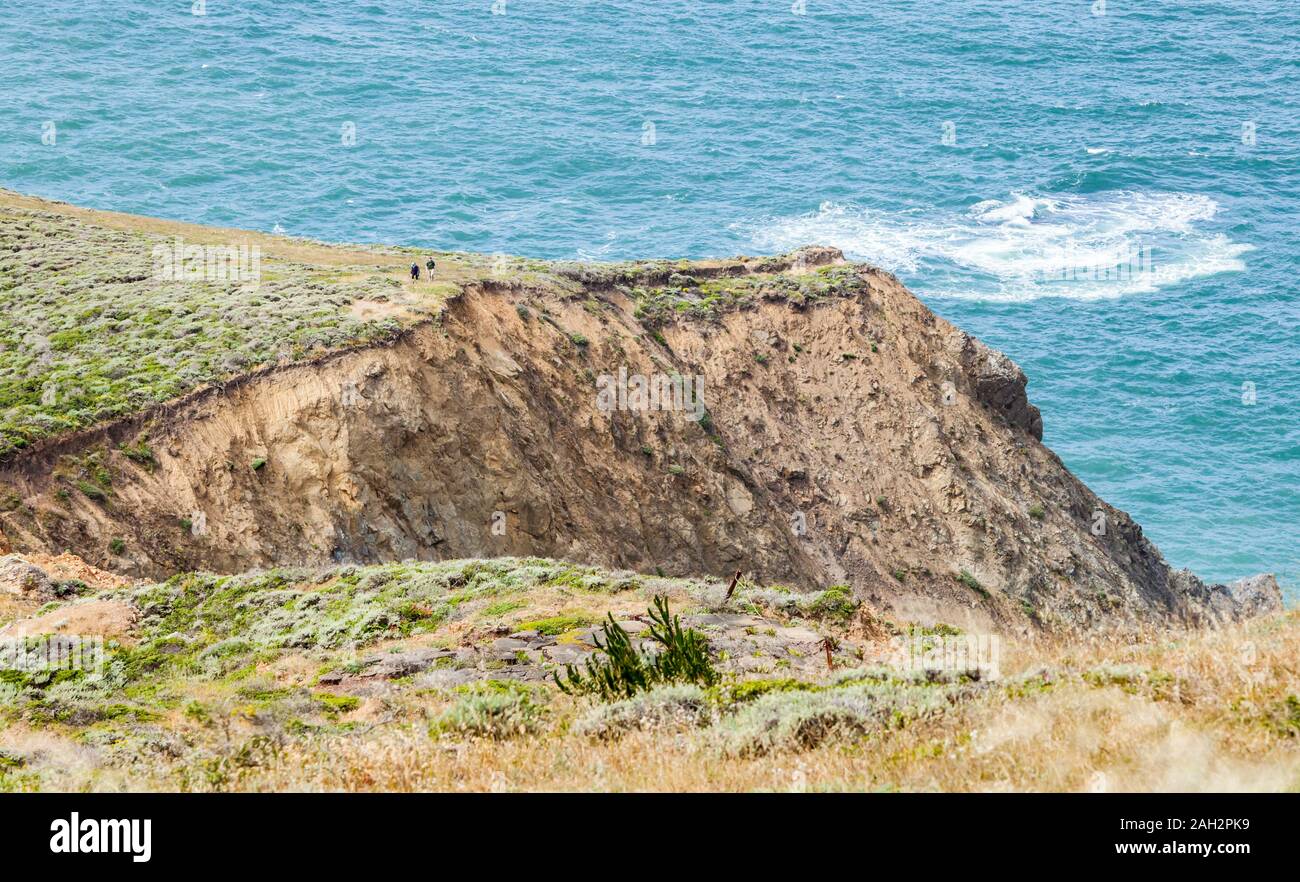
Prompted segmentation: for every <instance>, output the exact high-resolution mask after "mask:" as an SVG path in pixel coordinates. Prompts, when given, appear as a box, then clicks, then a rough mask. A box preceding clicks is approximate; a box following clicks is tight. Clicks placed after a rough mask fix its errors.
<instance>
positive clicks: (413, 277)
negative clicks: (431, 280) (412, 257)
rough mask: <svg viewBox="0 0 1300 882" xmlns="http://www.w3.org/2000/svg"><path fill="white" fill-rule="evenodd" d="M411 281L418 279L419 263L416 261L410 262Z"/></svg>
mask: <svg viewBox="0 0 1300 882" xmlns="http://www.w3.org/2000/svg"><path fill="white" fill-rule="evenodd" d="M411 281H412V282H418V281H420V265H419V264H418V263H413V264H411Z"/></svg>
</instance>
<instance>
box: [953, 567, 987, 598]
mask: <svg viewBox="0 0 1300 882" xmlns="http://www.w3.org/2000/svg"><path fill="white" fill-rule="evenodd" d="M953 578H955V579H956V580H957V581H958V582H960V583H962V584H963V585H965V586H966V587H967V588H969V589H970V590H972V591H974V592H975V593H976V594H978V595H980V596H981V597H988V596H989V592H988V589H987V588H985V587H984V586H983V585H981V584H980V580H979V579H977V578H975V576H974V574H973V573H971V572H970V571H969V570H962V571H961V572H959V573H958V574H957V575H956V576H954V577H953Z"/></svg>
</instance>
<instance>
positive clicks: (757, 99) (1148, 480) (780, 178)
mask: <svg viewBox="0 0 1300 882" xmlns="http://www.w3.org/2000/svg"><path fill="white" fill-rule="evenodd" d="M196 13H201V14H196ZM0 61H2V62H3V63H0V186H4V187H8V188H11V189H15V190H19V191H24V192H28V193H34V194H39V195H42V196H47V197H52V198H57V199H63V200H67V201H70V202H75V203H80V204H85V205H91V206H95V207H98V208H106V209H116V210H120V211H128V212H137V213H142V214H149V215H159V216H164V217H169V218H177V219H183V220H188V221H196V222H199V223H205V224H221V225H227V226H237V227H249V228H256V229H263V230H275V229H279V230H281V231H283V232H286V233H288V234H291V235H302V236H309V237H313V238H320V239H327V240H340V241H352V242H356V241H374V242H391V243H401V244H413V245H427V246H430V247H437V248H445V249H463V250H472V251H485V252H507V253H514V254H526V255H532V256H537V257H546V258H566V259H569V258H579V259H594V260H610V259H623V258H639V257H692V258H700V257H710V256H725V255H732V254H742V253H743V254H760V253H773V252H779V251H784V250H787V249H790V248H793V247H796V246H799V245H803V244H808V243H820V244H830V245H836V246H839V247H840V248H842V249H843V250H844V251H845V252H846V254H848V255H849V256H851V257H854V258H858V259H861V260H867V261H872V262H875V263H877V264H880V265H881V266H884V267H886V268H888V269H890V270H892V271H894V272H895V273H897V274H898V275H899V276H900V277H901V278H902V279H903V280H904V282H906V283H907V284H908V285H909V286H910V287H911V288H912V289H913V290H914V291H916V292H917V293H918V294H919V295H920V296H921V297H922V298H924V299H925V301H926V302H927V303H928V304H929V305H930V306H931V307H932V308H933V309H934V310H935V311H937V312H938V313H939V314H941V315H943V316H944V317H946V318H948V319H950V320H952V321H954V322H956V323H957V324H958V325H960V326H962V327H964V328H966V329H967V330H969V331H971V332H973V333H975V334H977V335H978V336H980V337H982V338H983V339H985V340H987V341H988V342H989V343H991V344H992V345H994V346H997V347H999V348H1001V349H1003V350H1004V351H1006V352H1007V353H1008V354H1009V355H1011V356H1012V357H1013V358H1014V359H1015V360H1016V361H1018V362H1019V363H1020V364H1021V365H1022V366H1023V367H1024V368H1025V370H1026V372H1027V373H1028V374H1029V376H1030V379H1031V384H1030V393H1031V397H1032V399H1033V400H1034V402H1035V403H1037V404H1038V405H1039V406H1040V407H1041V408H1042V410H1043V416H1044V423H1045V438H1044V440H1045V441H1046V442H1047V443H1048V444H1049V445H1050V446H1051V447H1052V448H1053V449H1054V450H1055V451H1056V452H1057V453H1058V454H1060V456H1061V457H1062V459H1064V461H1065V462H1066V464H1067V465H1068V466H1069V467H1070V468H1071V469H1072V470H1073V471H1074V472H1075V473H1076V474H1078V475H1079V476H1081V477H1082V478H1083V479H1084V480H1086V481H1087V482H1088V483H1089V484H1090V485H1091V486H1092V487H1093V488H1094V489H1095V490H1097V491H1098V492H1099V493H1100V494H1101V495H1102V496H1103V497H1105V498H1106V499H1107V500H1109V501H1111V502H1113V503H1115V504H1116V505H1118V506H1119V507H1121V508H1123V509H1126V510H1127V511H1129V512H1130V513H1131V514H1132V515H1133V516H1134V517H1135V518H1137V520H1138V521H1139V522H1140V523H1142V524H1143V525H1144V526H1145V528H1146V531H1147V534H1148V535H1149V536H1151V537H1152V538H1153V539H1154V540H1155V541H1156V542H1157V543H1158V544H1159V546H1160V547H1161V549H1162V550H1163V551H1164V553H1165V556H1166V558H1167V559H1168V560H1169V561H1170V562H1171V563H1172V564H1174V565H1175V566H1185V567H1190V568H1191V569H1193V570H1194V571H1196V572H1197V573H1199V574H1201V575H1202V576H1205V577H1208V578H1212V579H1216V580H1228V579H1235V578H1239V577H1242V576H1247V575H1250V574H1253V573H1256V572H1261V571H1273V572H1276V573H1277V574H1278V576H1279V578H1280V580H1281V581H1282V583H1283V585H1284V587H1285V588H1286V590H1287V591H1288V593H1289V595H1290V597H1291V599H1292V600H1293V601H1295V600H1297V599H1300V290H1298V286H1297V277H1298V276H1300V3H1297V2H1295V0H1277V2H1269V0H1218V2H1216V0H1198V2H1190V0H1188V2H1164V0H1101V2H1095V0H1061V2H1051V3H1044V2H1039V0H1034V2H1029V0H872V2H867V0H859V2H833V0H806V3H805V2H794V3H792V2H790V0H763V2H756V0H655V2H650V0H644V2H631V0H611V2H582V0H567V2H559V0H505V2H501V0H498V2H495V3H494V2H493V0H471V2H464V0H458V2H409V0H408V2H397V0H382V2H354V0H275V2H271V0H240V2H234V0H206V2H202V0H199V2H192V0H161V2H160V0H149V2H143V0H100V2H86V0H5V2H4V3H0Z"/></svg>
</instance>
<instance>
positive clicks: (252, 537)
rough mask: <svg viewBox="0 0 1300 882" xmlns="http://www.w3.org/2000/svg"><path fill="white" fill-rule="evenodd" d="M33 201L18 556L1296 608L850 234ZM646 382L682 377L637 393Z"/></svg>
mask: <svg viewBox="0 0 1300 882" xmlns="http://www.w3.org/2000/svg"><path fill="white" fill-rule="evenodd" d="M0 195H3V197H4V198H3V199H0V234H2V235H3V250H0V254H2V255H3V257H0V278H3V280H4V290H3V297H4V298H5V300H6V302H7V304H8V305H9V307H10V308H9V309H8V310H7V313H6V317H5V318H4V319H3V320H0V321H3V323H4V325H5V327H4V336H3V340H4V343H5V347H6V349H5V351H6V358H7V360H8V363H7V364H6V366H5V367H6V371H5V375H4V386H3V389H4V397H5V402H6V404H7V406H8V407H9V410H8V411H7V415H6V418H5V424H4V428H5V445H6V448H7V453H6V454H5V458H4V461H3V463H2V464H0V495H2V496H3V505H2V506H0V508H2V509H3V510H2V511H0V545H3V546H6V548H4V549H0V550H11V551H15V552H35V553H54V554H57V553H59V552H62V551H65V550H66V551H71V552H73V553H75V554H77V555H79V556H80V557H82V558H83V559H85V560H86V561H88V562H90V563H93V564H95V565H96V566H99V567H101V568H103V569H105V570H110V571H113V572H117V573H122V574H126V575H129V576H133V577H140V578H144V577H147V578H166V577H168V576H170V575H171V574H172V573H175V572H180V571H187V570H195V569H207V570H212V571H216V572H224V573H236V572H242V571H244V570H249V569H254V568H266V567H272V566H278V565H293V566H325V565H337V564H347V563H360V564H369V563H382V562H387V561H401V560H446V559H454V558H487V557H499V556H503V555H512V556H546V557H553V558H561V559H565V560H570V561H574V562H579V563H585V564H594V565H600V566H605V567H610V568H616V569H624V570H632V571H637V572H642V573H658V574H661V575H668V576H683V577H686V576H714V577H721V578H725V577H729V576H730V575H731V574H732V573H733V572H735V571H743V572H745V573H747V574H751V575H752V576H753V578H754V579H755V580H758V581H761V582H765V583H780V584H785V585H789V586H791V587H793V588H795V589H798V590H804V591H807V590H813V589H817V588H825V587H827V586H829V585H833V584H843V585H847V586H849V588H850V589H851V590H852V592H853V593H854V594H855V595H856V596H858V597H859V598H861V599H863V600H866V601H868V602H869V603H870V604H871V605H872V606H873V607H875V608H876V609H879V610H881V611H882V612H885V613H887V614H890V615H894V616H898V617H902V618H906V619H909V620H916V621H928V622H936V621H944V622H950V623H954V624H957V625H960V626H961V627H967V628H975V629H989V628H1003V629H1005V628H1024V629H1030V628H1042V629H1047V630H1068V629H1075V628H1095V627H1111V626H1115V627H1125V626H1135V625H1139V624H1143V623H1161V624H1184V625H1203V624H1213V623H1221V622H1225V621H1231V620H1234V619H1237V618H1241V617H1244V616H1246V615H1249V614H1254V613H1258V612H1261V611H1269V610H1272V609H1275V608H1278V607H1280V595H1279V593H1278V592H1277V588H1276V583H1274V582H1272V581H1271V579H1270V578H1268V577H1264V578H1262V579H1259V580H1255V581H1253V582H1249V583H1241V584H1239V585H1238V586H1233V587H1229V586H1223V585H1207V584H1205V583H1203V582H1201V581H1200V580H1199V579H1197V578H1196V577H1194V576H1192V575H1191V574H1189V573H1185V572H1181V573H1180V572H1174V571H1173V570H1171V569H1170V568H1169V567H1168V565H1167V564H1166V563H1165V561H1164V560H1163V558H1162V557H1161V556H1160V554H1159V552H1158V550H1157V549H1156V548H1155V547H1154V546H1153V545H1152V544H1151V543H1150V542H1149V541H1148V540H1147V539H1146V538H1145V537H1144V536H1143V534H1142V530H1141V527H1140V526H1139V525H1137V524H1136V523H1135V522H1134V521H1133V520H1132V519H1131V518H1130V517H1129V516H1128V515H1127V514H1126V513H1124V512H1123V511H1120V510H1118V509H1116V508H1114V507H1113V506H1111V505H1109V504H1107V503H1105V502H1104V501H1102V500H1100V499H1099V498H1097V497H1096V495H1095V494H1093V493H1092V492H1091V491H1090V490H1089V489H1088V488H1087V487H1086V486H1084V485H1083V484H1082V483H1081V482H1080V481H1079V480H1078V479H1076V478H1075V477H1074V476H1073V475H1072V474H1071V473H1070V472H1069V471H1068V470H1067V469H1066V468H1065V467H1064V465H1063V464H1062V463H1061V462H1060V460H1059V459H1058V458H1057V457H1056V456H1055V455H1054V454H1053V453H1052V452H1051V451H1050V450H1049V449H1047V448H1046V447H1044V446H1043V444H1042V443H1041V437H1042V418H1041V415H1040V414H1039V412H1038V410H1037V408H1035V407H1034V406H1033V405H1032V404H1031V403H1030V402H1029V400H1028V397H1027V395H1026V383H1027V380H1026V377H1025V376H1024V374H1023V372H1021V371H1020V369H1019V368H1018V367H1017V366H1016V365H1015V364H1014V363H1013V362H1012V361H1011V360H1010V359H1008V358H1007V357H1006V356H1004V355H1002V354H1001V353H999V352H996V351H994V350H992V349H990V348H989V347H987V346H985V345H984V344H982V343H981V342H980V341H978V340H976V339H975V338H973V337H971V336H970V335H968V334H965V333H964V332H962V331H961V330H960V329H957V328H955V327H953V326H952V325H950V324H949V323H947V322H945V321H944V320H943V319H941V318H938V317H937V316H935V315H934V314H933V313H932V312H931V311H930V310H929V309H927V308H926V307H925V306H924V304H922V303H921V302H920V301H919V300H917V299H916V298H915V297H914V296H913V295H912V294H910V293H909V292H908V291H907V290H906V289H905V288H904V287H903V286H902V285H901V284H900V283H899V282H898V280H897V279H895V278H894V277H893V276H891V275H890V274H889V273H886V272H884V271H881V270H879V269H876V268H874V267H871V266H867V265H860V264H851V263H848V262H846V261H845V260H844V259H843V257H842V255H840V254H839V252H837V251H835V250H833V249H827V248H814V247H810V248H805V249H802V250H800V251H797V252H793V253H791V254H788V255H784V256H782V257H775V258H736V259H732V260H719V261H705V262H695V263H692V262H686V261H675V262H669V261H647V262H636V263H627V264H611V265H588V264H565V263H546V262H541V261H527V260H521V259H517V258H505V257H493V256H475V255H456V254H445V255H444V254H439V255H437V259H438V270H437V271H436V274H435V276H434V278H433V279H432V280H430V279H428V278H425V279H421V280H420V281H411V280H409V279H408V278H407V277H406V276H407V273H406V268H407V265H408V263H409V262H412V261H414V262H417V263H421V264H422V263H423V261H424V258H425V257H426V256H427V255H425V254H424V253H421V252H415V251H413V250H404V249H393V248H378V247H360V246H327V245H321V244H319V243H309V242H303V241H300V240H287V239H281V238H278V237H270V236H264V235H262V234H254V233H242V232H239V231H222V230H207V229H204V228H200V227H192V226H189V225H183V224H173V223H170V222H166V221H156V220H151V219H146V218H133V217H130V216H125V215H112V214H108V213H102V212H91V211H87V210H84V209H74V208H71V207H68V206H62V205H58V204H54V203H46V202H43V201H40V200H34V199H30V198H27V197H19V196H16V195H12V194H0ZM214 243H216V244H215V245H214ZM221 243H228V245H229V246H230V247H232V248H233V247H242V248H252V247H253V246H256V248H257V251H258V254H257V256H258V259H259V261H260V263H259V266H258V278H257V279H256V280H255V283H253V284H250V282H249V280H248V279H241V280H228V279H213V278H210V277H207V276H205V275H204V274H203V272H202V271H198V272H194V273H192V275H191V276H187V274H186V272H185V271H184V269H185V268H184V267H182V271H181V272H179V273H176V274H171V275H169V274H167V273H161V272H159V271H158V261H159V255H163V256H164V257H165V256H166V255H168V254H178V255H180V256H179V257H178V258H176V259H177V261H179V262H182V263H183V262H184V254H185V251H184V248H185V247H186V246H194V245H198V246H199V247H201V248H202V247H207V248H211V247H221ZM178 248H179V249H180V250H179V251H178V250H177V249H178ZM638 377H639V378H648V379H647V380H646V382H647V383H649V382H653V381H655V378H659V379H660V380H664V381H666V382H667V384H668V385H667V386H666V387H665V388H669V389H676V390H678V393H679V398H678V400H677V401H676V402H675V403H673V402H670V404H671V405H672V406H669V407H664V406H662V405H663V402H662V401H660V402H658V403H657V404H656V406H655V408H654V409H650V407H649V406H648V400H641V399H638V398H637V397H636V396H635V395H633V396H632V397H631V399H630V403H629V396H628V394H627V390H626V388H625V387H626V386H627V384H628V379H627V378H638ZM683 378H687V379H688V380H689V381H690V382H689V384H688V385H689V394H687V395H686V396H685V398H684V399H683V398H682V397H681V395H680V393H681V390H682V379H683ZM611 384H613V386H617V387H619V390H621V391H616V392H615V394H614V397H613V398H612V399H608V400H604V401H602V398H601V394H600V393H601V390H602V388H606V389H611V388H613V386H611ZM673 384H676V385H675V386H674V385H673ZM611 402H612V404H611Z"/></svg>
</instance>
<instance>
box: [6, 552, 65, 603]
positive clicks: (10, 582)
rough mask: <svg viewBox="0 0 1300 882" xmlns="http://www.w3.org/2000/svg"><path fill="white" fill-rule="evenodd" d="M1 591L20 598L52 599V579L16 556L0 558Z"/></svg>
mask: <svg viewBox="0 0 1300 882" xmlns="http://www.w3.org/2000/svg"><path fill="white" fill-rule="evenodd" d="M0 591H4V592H6V593H8V594H17V595H19V596H23V597H26V596H34V597H52V596H53V593H54V592H53V587H52V585H51V583H50V577H49V576H48V575H46V573H45V571H44V570H43V569H41V568H40V567H38V566H33V565H32V564H30V563H28V562H27V561H25V560H23V559H22V558H21V557H19V556H18V555H16V554H6V555H5V556H4V557H0Z"/></svg>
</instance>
